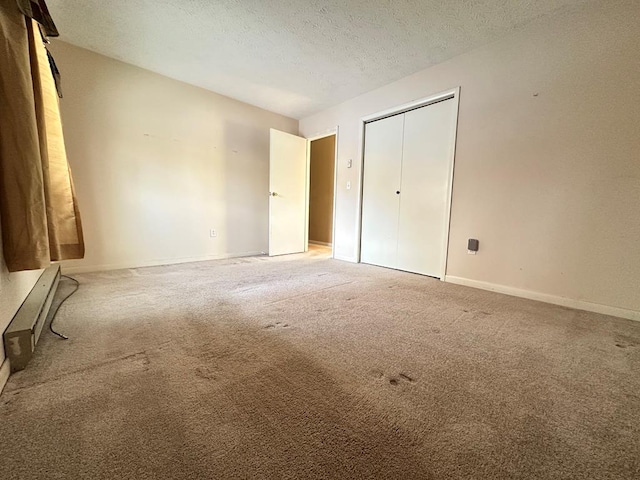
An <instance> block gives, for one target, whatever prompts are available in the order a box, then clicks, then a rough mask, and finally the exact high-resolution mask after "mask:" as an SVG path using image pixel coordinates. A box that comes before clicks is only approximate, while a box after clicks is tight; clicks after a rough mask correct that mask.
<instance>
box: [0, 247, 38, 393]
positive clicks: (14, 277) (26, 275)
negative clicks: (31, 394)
mask: <svg viewBox="0 0 640 480" xmlns="http://www.w3.org/2000/svg"><path fill="white" fill-rule="evenodd" d="M1 252H2V235H0V334H2V333H4V331H5V330H6V329H7V327H8V326H9V323H11V319H12V318H13V316H14V315H15V314H16V312H17V311H18V309H19V308H20V305H22V302H24V299H25V298H27V295H28V294H29V292H30V291H31V289H32V288H33V286H34V285H35V284H36V282H37V281H38V278H40V275H42V270H32V271H27V272H17V273H9V272H8V271H7V267H6V266H5V263H4V256H3V255H2V253H1ZM4 361H5V353H4V340H2V339H0V392H1V391H2V389H3V387H4V384H5V382H6V380H7V376H8V374H9V370H8V364H5V363H4Z"/></svg>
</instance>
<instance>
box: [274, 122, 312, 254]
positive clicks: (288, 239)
mask: <svg viewBox="0 0 640 480" xmlns="http://www.w3.org/2000/svg"><path fill="white" fill-rule="evenodd" d="M308 162H309V142H308V140H307V139H306V138H302V137H297V136H295V135H291V134H290V133H285V132H281V131H279V130H274V129H273V128H272V129H271V145H270V158H269V256H271V257H272V256H274V255H286V254H289V253H300V252H305V251H306V250H307V238H308V237H307V235H308V231H309V217H308V214H309V201H308V196H307V192H308V187H307V182H308V176H309V175H308Z"/></svg>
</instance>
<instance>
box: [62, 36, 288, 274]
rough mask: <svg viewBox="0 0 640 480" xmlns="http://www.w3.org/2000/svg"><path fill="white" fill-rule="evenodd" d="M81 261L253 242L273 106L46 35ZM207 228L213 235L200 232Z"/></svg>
mask: <svg viewBox="0 0 640 480" xmlns="http://www.w3.org/2000/svg"><path fill="white" fill-rule="evenodd" d="M52 51H53V53H54V55H55V58H56V61H57V63H58V65H59V67H60V70H61V72H62V82H63V92H64V98H63V99H62V102H61V107H62V120H63V124H64V132H65V140H66V145H67V152H68V156H69V162H70V164H71V166H72V169H73V174H74V179H75V184H76V189H77V195H78V200H79V204H80V210H81V214H82V221H83V226H84V231H85V241H86V258H85V259H84V260H81V261H73V262H66V263H65V265H64V267H63V268H64V270H65V271H67V272H73V271H90V270H97V269H108V268H121V267H133V266H141V265H152V264H162V263H175V262H180V261H188V260H201V259H206V258H218V257H225V256H235V255H245V254H252V253H260V252H262V251H266V250H267V246H268V205H269V203H268V202H269V197H268V191H269V186H268V175H269V128H271V127H273V128H276V129H279V130H283V131H286V132H289V133H294V134H297V133H298V122H297V120H294V119H291V118H287V117H283V116H281V115H277V114H274V113H271V112H267V111H266V110H262V109H259V108H256V107H253V106H250V105H247V104H244V103H241V102H238V101H235V100H232V99H230V98H227V97H223V96H220V95H217V94H215V93H212V92H209V91H206V90H203V89H200V88H196V87H193V86H190V85H187V84H184V83H181V82H178V81H175V80H171V79H169V78H166V77H163V76H160V75H157V74H154V73H151V72H149V71H146V70H143V69H140V68H137V67H133V66H131V65H127V64H125V63H122V62H119V61H116V60H112V59H109V58H107V57H104V56H101V55H98V54H95V53H92V52H89V51H88V50H84V49H80V48H77V47H74V46H72V45H69V44H66V43H63V42H59V41H54V44H53V47H52ZM210 229H215V230H216V231H217V233H218V236H217V238H210V236H209V230H210Z"/></svg>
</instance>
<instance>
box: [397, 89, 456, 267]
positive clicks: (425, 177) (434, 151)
mask: <svg viewBox="0 0 640 480" xmlns="http://www.w3.org/2000/svg"><path fill="white" fill-rule="evenodd" d="M455 116H456V103H455V102H454V100H453V99H450V100H445V101H442V102H438V103H434V104H432V105H428V106H426V107H422V108H419V109H417V110H412V111H410V112H407V113H405V126H404V149H403V160H402V182H401V188H400V190H401V191H402V195H401V198H400V217H399V228H398V232H399V233H398V261H397V268H398V269H400V270H407V271H410V272H415V273H421V274H423V275H430V276H432V277H441V276H442V271H443V266H444V262H445V251H444V249H445V244H446V236H447V234H448V231H449V226H448V225H447V218H448V211H449V182H450V178H451V168H452V162H453V145H454V136H455Z"/></svg>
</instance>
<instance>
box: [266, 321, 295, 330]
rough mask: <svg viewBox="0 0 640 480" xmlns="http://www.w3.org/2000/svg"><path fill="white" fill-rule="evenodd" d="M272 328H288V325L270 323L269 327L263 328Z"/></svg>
mask: <svg viewBox="0 0 640 480" xmlns="http://www.w3.org/2000/svg"><path fill="white" fill-rule="evenodd" d="M274 328H289V324H288V323H282V322H276V323H270V324H269V325H267V326H266V327H264V329H265V330H271V329H274Z"/></svg>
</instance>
